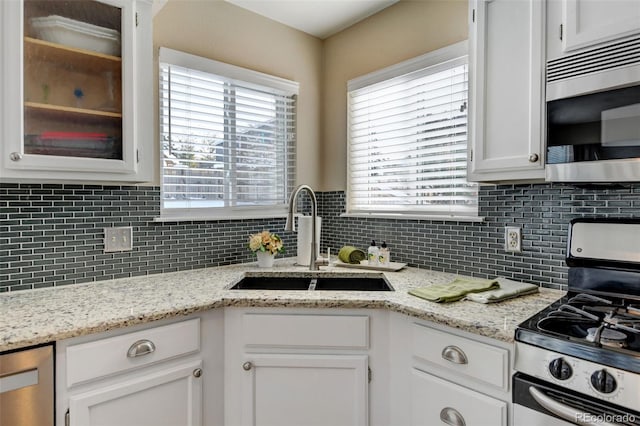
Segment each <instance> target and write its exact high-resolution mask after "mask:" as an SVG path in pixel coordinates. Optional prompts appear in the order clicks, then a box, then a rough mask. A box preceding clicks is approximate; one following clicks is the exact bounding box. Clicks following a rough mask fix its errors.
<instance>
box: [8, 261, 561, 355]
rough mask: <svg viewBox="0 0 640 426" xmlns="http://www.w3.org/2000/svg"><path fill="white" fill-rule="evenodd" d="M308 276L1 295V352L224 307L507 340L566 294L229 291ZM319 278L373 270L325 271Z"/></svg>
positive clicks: (193, 278)
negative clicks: (436, 296)
mask: <svg viewBox="0 0 640 426" xmlns="http://www.w3.org/2000/svg"><path fill="white" fill-rule="evenodd" d="M245 273H249V274H260V273H268V274H271V275H279V274H283V275H289V274H291V273H296V274H306V273H308V270H307V269H306V268H305V267H300V266H295V265H294V264H293V261H292V260H290V259H283V260H280V261H278V262H276V265H275V266H274V267H273V268H271V269H268V270H267V269H264V270H263V269H260V268H257V267H256V265H255V263H250V264H239V265H230V266H223V267H217V268H207V269H198V270H191V271H183V272H172V273H167V274H158V275H147V276H143V277H135V278H123V279H117V280H110V281H101V282H95V283H89V284H82V285H74V286H69V287H57V288H47V289H41V290H32V291H21V292H16V293H7V294H2V295H0V352H3V351H7V350H12V349H18V348H22V347H27V346H32V345H37V344H42V343H47V342H52V341H57V340H63V339H67V338H71V337H76V336H82V335H87V334H93V333H99V332H104V331H108V330H113V329H116V328H122V327H127V326H131V325H134V324H141V323H146V322H151V321H156V320H160V319H165V318H172V317H179V316H184V315H189V314H192V313H197V312H203V311H207V310H210V309H216V308H223V307H233V306H235V307H291V308H363V309H387V310H391V311H393V312H398V313H401V314H406V315H409V316H412V317H415V318H419V319H423V320H428V321H432V322H435V323H438V324H442V325H446V326H449V327H453V328H457V329H461V330H464V331H467V332H470V333H474V334H478V335H482V336H486V337H490V338H494V339H498V340H501V341H504V342H512V341H513V334H514V330H515V327H516V326H517V325H518V324H519V323H520V322H522V321H524V320H525V319H526V318H528V317H529V316H531V315H533V314H534V313H536V312H538V311H539V310H541V309H543V308H544V307H545V306H547V305H549V304H550V303H552V302H553V301H555V300H557V299H558V298H560V297H561V296H562V295H563V294H564V293H563V292H561V291H557V290H551V289H546V288H541V289H540V293H538V294H534V295H530V296H524V297H520V298H516V299H511V300H507V301H504V302H500V303H494V304H487V305H484V304H480V303H475V302H470V301H460V302H454V303H449V304H437V303H432V302H428V301H425V300H422V299H419V298H416V297H414V296H411V295H409V294H408V293H407V292H408V290H410V289H411V288H416V287H421V286H425V285H431V284H438V283H447V282H450V281H451V280H452V279H453V278H455V276H456V275H454V274H449V273H443V272H435V271H429V270H423V269H417V268H405V269H403V270H401V271H399V272H384V275H385V277H386V278H387V280H388V281H389V283H390V284H391V285H392V286H393V287H394V288H395V290H396V291H394V292H361V291H284V290H228V288H229V287H230V286H231V285H232V284H233V283H235V282H237V281H238V279H239V278H240V277H242V276H243V274H245ZM320 273H322V274H330V275H353V274H362V273H367V274H371V273H375V274H378V273H379V272H372V271H366V270H365V271H360V270H348V271H347V270H345V269H344V268H338V267H331V266H329V267H323V268H322V270H321V271H320Z"/></svg>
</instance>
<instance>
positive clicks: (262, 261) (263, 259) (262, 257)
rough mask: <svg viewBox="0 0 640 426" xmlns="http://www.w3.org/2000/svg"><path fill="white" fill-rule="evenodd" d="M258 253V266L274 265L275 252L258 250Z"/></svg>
mask: <svg viewBox="0 0 640 426" xmlns="http://www.w3.org/2000/svg"><path fill="white" fill-rule="evenodd" d="M256 255H257V256H258V266H259V267H260V268H271V267H272V266H273V260H274V259H275V257H276V255H275V254H272V253H270V252H268V251H257V252H256Z"/></svg>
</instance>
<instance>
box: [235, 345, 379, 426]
mask: <svg viewBox="0 0 640 426" xmlns="http://www.w3.org/2000/svg"><path fill="white" fill-rule="evenodd" d="M244 362H249V363H251V368H250V369H249V370H247V371H246V374H245V375H244V377H243V380H242V382H243V383H242V403H243V407H242V424H243V425H247V426H248V425H256V426H271V425H273V426H286V425H292V426H294V425H297V426H299V425H305V426H314V425H315V426H324V425H332V426H340V425H344V426H356V425H360V426H364V425H366V424H367V423H368V414H367V413H368V391H367V389H368V382H367V369H368V362H367V356H365V355H265V354H256V355H247V357H246V359H245V361H244ZM245 366H247V367H248V365H247V364H245Z"/></svg>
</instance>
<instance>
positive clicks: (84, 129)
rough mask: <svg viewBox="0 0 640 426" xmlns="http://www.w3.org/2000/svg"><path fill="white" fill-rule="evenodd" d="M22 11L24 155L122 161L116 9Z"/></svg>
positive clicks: (59, 1) (57, 3)
mask: <svg viewBox="0 0 640 426" xmlns="http://www.w3.org/2000/svg"><path fill="white" fill-rule="evenodd" d="M23 7H24V13H23V18H24V23H23V28H24V34H23V35H24V42H23V55H24V57H23V58H24V65H23V104H24V111H23V114H24V116H23V117H24V122H23V138H24V141H23V143H24V154H27V155H29V154H32V155H46V156H62V157H82V158H100V159H114V160H122V159H123V149H122V140H123V130H122V110H123V109H122V48H121V34H122V28H121V25H122V9H121V8H119V7H116V6H112V5H109V4H105V3H100V2H96V1H67V0H24V6H23Z"/></svg>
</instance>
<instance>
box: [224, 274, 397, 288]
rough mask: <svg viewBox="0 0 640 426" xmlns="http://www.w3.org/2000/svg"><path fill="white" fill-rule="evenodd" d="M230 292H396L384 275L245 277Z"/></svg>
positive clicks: (262, 275)
mask: <svg viewBox="0 0 640 426" xmlns="http://www.w3.org/2000/svg"><path fill="white" fill-rule="evenodd" d="M230 290H308V291H313V290H316V291H323V290H325V291H330V290H333V291H394V289H393V287H391V285H390V284H389V282H388V281H387V280H386V278H385V277H384V275H382V274H367V275H363V274H358V275H329V276H323V275H322V274H313V275H312V274H301V275H284V276H283V275H266V274H260V275H249V274H247V275H245V276H244V277H242V278H241V279H240V281H238V282H237V283H236V284H234V285H233V286H232V287H231V288H230Z"/></svg>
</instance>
